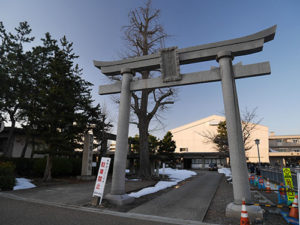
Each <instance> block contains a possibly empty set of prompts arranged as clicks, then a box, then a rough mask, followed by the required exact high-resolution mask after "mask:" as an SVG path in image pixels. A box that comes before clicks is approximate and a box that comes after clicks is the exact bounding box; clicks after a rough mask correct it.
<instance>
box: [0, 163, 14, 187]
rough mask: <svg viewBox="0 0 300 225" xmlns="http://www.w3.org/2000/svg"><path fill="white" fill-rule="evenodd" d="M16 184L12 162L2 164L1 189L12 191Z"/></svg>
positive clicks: (0, 172) (0, 169)
mask: <svg viewBox="0 0 300 225" xmlns="http://www.w3.org/2000/svg"><path fill="white" fill-rule="evenodd" d="M15 184H16V177H15V166H14V164H13V163H11V162H0V189H1V190H3V191H7V190H12V189H13V188H14V186H15Z"/></svg>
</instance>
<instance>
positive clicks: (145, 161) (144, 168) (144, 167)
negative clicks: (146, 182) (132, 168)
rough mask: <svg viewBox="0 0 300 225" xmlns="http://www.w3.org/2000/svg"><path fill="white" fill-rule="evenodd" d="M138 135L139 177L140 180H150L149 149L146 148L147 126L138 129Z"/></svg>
mask: <svg viewBox="0 0 300 225" xmlns="http://www.w3.org/2000/svg"><path fill="white" fill-rule="evenodd" d="M139 133H140V140H139V142H140V170H139V175H140V177H141V178H142V179H150V178H151V168H150V160H149V148H148V126H147V127H146V126H141V127H140V128H139Z"/></svg>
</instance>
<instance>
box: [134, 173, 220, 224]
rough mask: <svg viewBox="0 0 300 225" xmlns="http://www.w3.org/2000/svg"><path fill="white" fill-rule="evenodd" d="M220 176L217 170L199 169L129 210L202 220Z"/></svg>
mask: <svg viewBox="0 0 300 225" xmlns="http://www.w3.org/2000/svg"><path fill="white" fill-rule="evenodd" d="M221 178H222V175H221V174H219V173H217V172H209V171H199V172H198V174H197V175H196V176H195V177H193V179H192V180H190V181H188V182H186V183H185V184H184V185H182V186H180V187H178V188H175V189H173V190H171V191H169V192H167V193H166V194H164V195H161V196H159V197H157V198H155V199H153V200H151V201H149V202H147V203H145V204H143V205H141V206H139V207H137V208H134V209H132V210H130V211H129V212H131V213H140V214H147V215H155V216H162V217H169V218H180V219H186V220H194V221H203V219H204V217H205V214H206V212H207V210H208V208H209V206H210V202H211V200H212V199H213V196H214V194H215V192H216V190H217V188H218V185H219V183H220V181H221Z"/></svg>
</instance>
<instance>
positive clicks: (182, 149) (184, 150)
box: [179, 148, 189, 152]
mask: <svg viewBox="0 0 300 225" xmlns="http://www.w3.org/2000/svg"><path fill="white" fill-rule="evenodd" d="M179 150H180V152H188V151H189V149H188V148H180V149H179Z"/></svg>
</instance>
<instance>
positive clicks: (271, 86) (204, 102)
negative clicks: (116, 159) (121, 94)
mask: <svg viewBox="0 0 300 225" xmlns="http://www.w3.org/2000/svg"><path fill="white" fill-rule="evenodd" d="M143 2H144V1H141V0H109V1H108V0H107V1H104V0H98V1H96V0H95V1H92V0H86V1H81V0H73V1H71V0H52V1H43V0H26V1H22V0H19V1H17V0H0V5H1V7H0V21H2V22H4V25H5V27H6V28H7V29H8V30H10V31H12V29H13V28H14V27H15V26H17V25H18V23H19V22H21V21H28V22H29V24H30V25H31V28H32V30H33V34H34V36H35V37H36V38H37V40H36V41H37V42H38V41H39V39H40V38H41V37H42V36H43V35H44V33H46V32H50V33H51V34H52V35H53V36H54V37H55V38H60V37H62V36H63V35H66V36H67V38H68V39H69V40H70V41H72V42H74V50H75V52H76V53H77V54H78V55H79V56H80V58H79V59H78V63H79V65H80V66H81V67H82V68H83V73H84V78H85V79H86V80H88V81H90V82H92V83H93V84H94V85H95V86H94V88H93V96H94V99H95V100H96V102H97V103H98V102H100V103H101V104H105V105H106V108H107V110H108V113H109V115H110V119H111V120H112V121H113V122H114V123H115V124H116V121H117V114H118V111H117V107H116V106H114V105H113V104H112V102H111V100H110V98H109V97H105V96H99V95H98V94H97V92H98V86H99V85H100V84H104V83H108V81H107V79H105V77H104V75H102V74H101V73H100V70H98V69H97V68H95V67H94V66H93V60H104V61H106V60H107V61H109V60H116V59H119V55H120V53H121V52H122V50H124V42H123V41H122V39H121V36H122V31H121V27H122V26H123V25H126V24H127V23H128V17H127V16H128V12H129V10H130V9H133V8H136V7H138V6H141V5H143ZM153 6H154V7H155V8H160V9H161V22H162V24H163V25H164V27H165V29H166V32H167V33H168V34H171V35H173V37H172V38H170V39H169V40H167V42H166V47H169V46H178V47H179V48H183V47H189V46H195V45H200V44H205V43H211V42H216V41H222V40H227V39H232V38H237V37H240V36H245V35H248V34H252V33H255V32H257V31H260V30H262V29H265V28H268V27H270V26H273V25H274V24H277V25H278V27H277V32H276V36H275V39H274V40H273V41H271V42H268V43H266V44H265V46H264V50H263V52H260V53H256V54H253V55H249V56H243V57H239V58H236V59H235V60H234V63H237V62H239V61H242V62H243V64H249V63H256V62H262V61H270V63H271V70H272V74H271V75H270V76H263V77H255V78H248V79H241V80H238V81H237V90H238V97H239V104H240V109H241V110H244V109H245V108H246V107H247V108H249V109H253V108H255V107H258V110H257V114H258V116H259V117H262V118H263V121H262V122H261V124H262V125H265V126H268V127H269V130H270V131H275V132H276V133H277V134H300V118H299V115H300V113H299V112H300V88H299V86H300V76H299V75H300V74H299V64H300V13H299V12H300V1H298V0H290V1H289V0H286V1H282V0H269V1H262V0H259V1H254V0H251V1H250V0H249V1H246V0H245V1H241V0H239V1H237V0H236V1H233V0H232V1H231V0H227V1H223V0H207V1H205V0H186V1H183V0H182V1H179V0H177V1H176V0H153ZM210 65H217V64H216V62H213V61H212V62H209V63H205V64H203V63H202V64H196V65H190V66H184V67H182V68H181V71H182V72H187V71H200V70H207V69H209V66H210ZM178 90H179V99H178V101H177V102H176V103H175V104H174V105H173V106H172V107H171V109H170V110H169V111H168V112H166V113H165V114H164V118H165V119H164V122H165V124H166V127H165V129H164V130H160V131H157V132H155V133H153V134H154V135H157V136H162V135H163V134H164V133H165V132H166V131H167V130H168V129H172V128H175V127H178V126H181V125H184V124H186V123H189V122H193V121H196V120H199V119H201V118H204V117H206V116H209V115H212V114H222V112H223V111H224V109H223V108H224V107H223V99H222V90H221V84H220V82H218V83H208V84H198V85H192V86H185V87H180V88H178ZM130 130H131V135H134V134H135V133H136V129H135V128H134V126H132V127H131V128H130Z"/></svg>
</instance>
